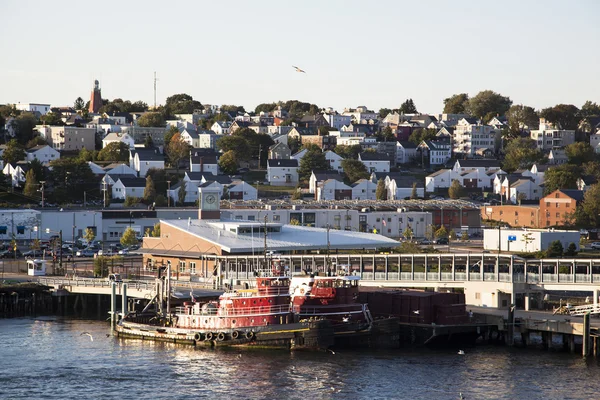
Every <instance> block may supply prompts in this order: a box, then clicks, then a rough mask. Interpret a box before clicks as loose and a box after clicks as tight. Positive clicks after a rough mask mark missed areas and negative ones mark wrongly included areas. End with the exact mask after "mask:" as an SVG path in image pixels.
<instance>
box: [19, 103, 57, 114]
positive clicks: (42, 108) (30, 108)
mask: <svg viewBox="0 0 600 400" xmlns="http://www.w3.org/2000/svg"><path fill="white" fill-rule="evenodd" d="M15 108H16V109H17V110H20V111H27V112H31V113H34V114H35V113H39V114H40V115H46V114H48V111H50V104H46V103H17V104H15Z"/></svg>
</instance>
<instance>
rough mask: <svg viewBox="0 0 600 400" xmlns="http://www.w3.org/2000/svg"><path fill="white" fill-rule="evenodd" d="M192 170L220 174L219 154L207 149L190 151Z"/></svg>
mask: <svg viewBox="0 0 600 400" xmlns="http://www.w3.org/2000/svg"><path fill="white" fill-rule="evenodd" d="M190 172H203V173H210V174H213V175H218V174H219V162H218V159H217V154H216V153H214V152H213V151H207V149H192V150H191V151H190Z"/></svg>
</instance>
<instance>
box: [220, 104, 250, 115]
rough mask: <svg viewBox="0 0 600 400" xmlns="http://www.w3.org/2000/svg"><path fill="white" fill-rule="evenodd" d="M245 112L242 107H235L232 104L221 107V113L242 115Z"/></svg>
mask: <svg viewBox="0 0 600 400" xmlns="http://www.w3.org/2000/svg"><path fill="white" fill-rule="evenodd" d="M245 112H246V110H245V109H244V106H236V105H232V104H223V105H222V106H221V113H232V114H235V115H237V114H244V113H245Z"/></svg>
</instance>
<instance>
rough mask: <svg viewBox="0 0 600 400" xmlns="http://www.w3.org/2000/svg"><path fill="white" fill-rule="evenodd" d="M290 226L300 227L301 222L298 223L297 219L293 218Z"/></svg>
mask: <svg viewBox="0 0 600 400" xmlns="http://www.w3.org/2000/svg"><path fill="white" fill-rule="evenodd" d="M290 225H294V226H298V225H300V221H298V220H297V219H296V218H292V219H291V220H290Z"/></svg>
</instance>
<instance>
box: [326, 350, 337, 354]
mask: <svg viewBox="0 0 600 400" xmlns="http://www.w3.org/2000/svg"><path fill="white" fill-rule="evenodd" d="M327 351H330V352H331V354H335V351H333V350H331V349H327Z"/></svg>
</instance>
